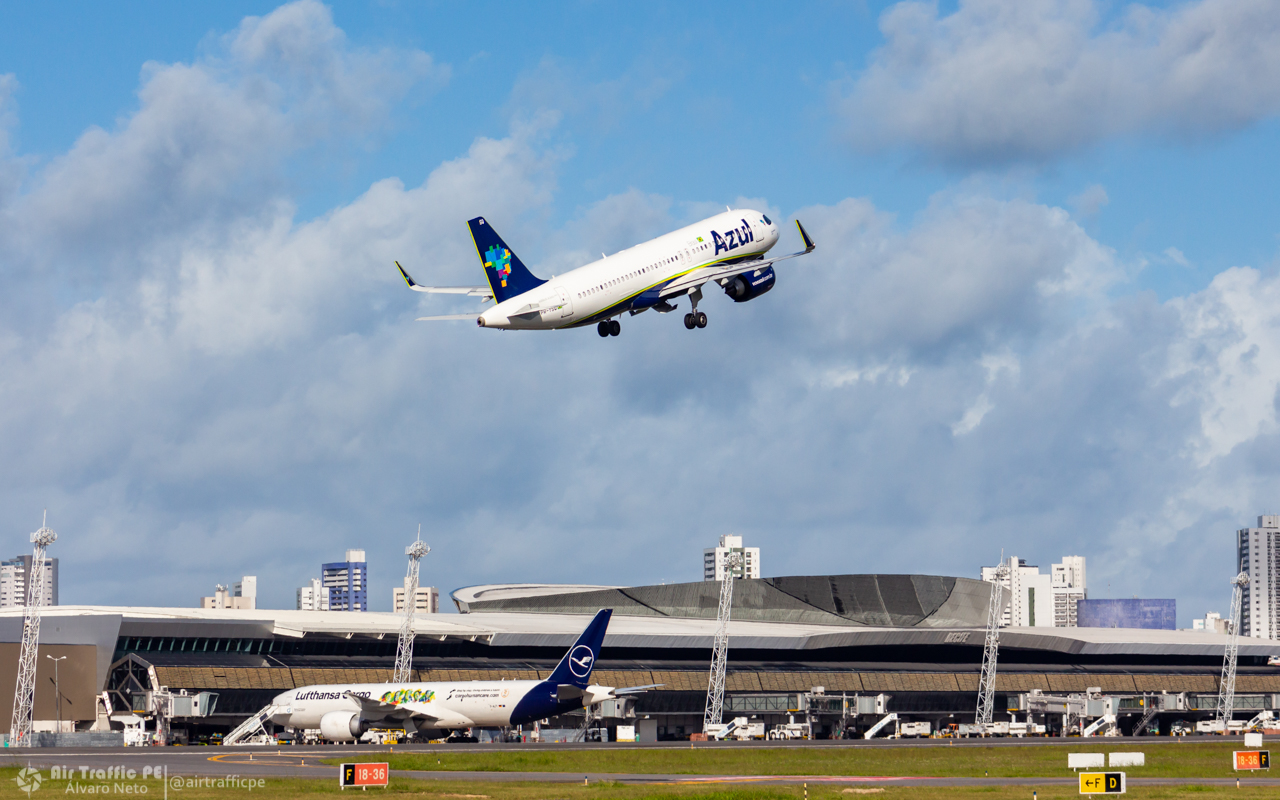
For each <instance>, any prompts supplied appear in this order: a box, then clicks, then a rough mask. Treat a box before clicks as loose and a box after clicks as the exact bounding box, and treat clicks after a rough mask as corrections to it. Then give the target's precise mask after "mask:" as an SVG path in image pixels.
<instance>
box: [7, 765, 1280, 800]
mask: <svg viewBox="0 0 1280 800" xmlns="http://www.w3.org/2000/svg"><path fill="white" fill-rule="evenodd" d="M17 773H18V770H17V768H3V769H0V798H23V799H24V800H30V799H31V798H37V799H38V798H41V797H47V798H53V797H55V796H66V795H69V794H75V795H84V794H94V795H110V796H121V795H122V794H126V793H127V794H133V795H135V796H141V797H146V798H163V797H164V796H165V795H164V790H163V788H162V787H161V786H160V785H159V784H158V783H157V782H155V781H152V782H150V784H149V785H148V786H147V790H146V791H145V792H142V791H138V790H136V789H135V790H134V791H132V792H128V791H125V792H122V791H119V790H117V789H116V788H115V787H114V786H113V785H112V784H113V782H111V781H85V782H79V781H77V784H78V785H77V786H76V787H75V788H72V789H71V790H70V791H68V784H67V782H66V781H47V780H46V781H45V782H44V783H42V784H41V786H40V788H39V789H35V790H34V791H33V792H32V793H31V794H30V795H28V794H27V792H25V791H21V790H19V789H18V787H17V785H16V781H15V778H16V777H17ZM46 774H47V772H46ZM138 788H139V789H140V788H141V784H139V785H138ZM1032 792H1035V793H1036V797H1037V800H1039V798H1045V799H1046V800H1065V798H1069V797H1071V798H1078V797H1080V795H1079V794H1078V793H1077V791H1076V789H1075V787H1073V786H1017V787H981V788H956V787H943V786H940V787H930V788H916V787H902V786H899V787H888V788H884V789H883V790H881V789H879V788H878V787H876V788H871V787H847V786H844V787H842V786H833V785H819V784H810V785H809V787H808V797H809V798H811V799H812V800H856V799H857V798H862V797H866V798H884V799H885V800H946V799H947V798H958V799H959V800H966V799H971V800H1015V798H1017V800H1028V799H1029V798H1031V797H1032ZM1277 793H1278V792H1277V789H1276V788H1274V787H1249V786H1247V785H1246V786H1244V787H1242V788H1240V789H1236V788H1235V787H1234V786H1229V787H1227V786H1221V787H1219V786H1212V787H1210V786H1171V787H1165V786H1153V787H1134V786H1131V787H1129V792H1128V796H1129V797H1136V798H1143V799H1144V800H1146V798H1151V800H1157V799H1159V800H1166V799H1167V800H1179V799H1180V798H1195V799H1196V800H1200V798H1204V799H1205V800H1209V799H1210V798H1217V797H1222V798H1226V797H1231V798H1237V800H1258V798H1274V797H1276V796H1277ZM339 794H342V795H343V796H346V797H350V796H351V795H348V794H345V793H342V792H341V791H340V790H339V788H338V785H337V771H336V769H335V771H334V777H332V778H329V779H308V780H301V779H291V778H267V779H266V785H265V786H263V787H261V788H255V789H253V790H248V789H226V788H221V789H219V788H209V789H200V788H197V789H186V790H181V791H170V792H169V795H168V796H169V798H170V799H171V800H179V798H185V799H186V800H228V799H229V798H244V800H250V798H254V797H257V798H271V800H277V799H278V800H291V799H292V798H311V797H316V796H318V795H334V796H336V795H339ZM359 796H360V797H361V798H370V799H371V800H376V798H403V797H418V798H424V800H432V799H433V798H440V800H557V799H558V800H640V799H641V798H644V799H645V800H648V799H650V798H652V799H653V800H803V799H804V797H805V789H804V787H801V786H752V785H749V784H748V785H736V786H723V785H721V786H687V785H681V786H654V785H639V786H637V785H622V784H618V783H610V782H603V783H596V784H592V785H590V786H582V785H581V784H546V783H492V782H482V781H413V780H403V779H399V778H395V777H393V778H392V780H391V786H390V787H389V788H387V789H372V790H370V791H369V792H362V793H360V795H359Z"/></svg>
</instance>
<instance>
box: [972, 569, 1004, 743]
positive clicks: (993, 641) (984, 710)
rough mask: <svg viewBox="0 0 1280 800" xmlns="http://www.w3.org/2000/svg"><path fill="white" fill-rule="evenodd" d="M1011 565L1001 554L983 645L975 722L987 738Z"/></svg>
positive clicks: (993, 582) (993, 585)
mask: <svg viewBox="0 0 1280 800" xmlns="http://www.w3.org/2000/svg"><path fill="white" fill-rule="evenodd" d="M1009 572H1010V569H1009V565H1008V564H1005V562H1004V553H1001V554H1000V564H999V565H998V566H997V567H996V571H995V574H994V575H993V576H992V581H991V605H990V607H989V608H988V609H987V638H986V640H985V641H984V642H983V645H982V679H981V680H980V681H979V682H978V710H977V713H976V714H975V720H974V721H975V722H977V723H978V726H979V730H981V731H982V734H983V735H984V736H985V735H986V733H987V726H988V725H990V724H991V713H992V711H994V710H995V696H996V658H997V656H998V654H999V651H1000V618H1001V617H1003V616H1004V604H1003V603H1002V602H1001V597H1000V595H1001V591H1000V590H1001V589H1002V588H1003V587H1002V586H1001V584H1002V583H1003V581H1004V580H1005V579H1007V578H1008V577H1009Z"/></svg>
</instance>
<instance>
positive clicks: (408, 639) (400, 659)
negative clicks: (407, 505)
mask: <svg viewBox="0 0 1280 800" xmlns="http://www.w3.org/2000/svg"><path fill="white" fill-rule="evenodd" d="M430 552H431V548H430V547H427V545H426V544H425V543H423V541H422V526H421V525H419V526H418V539H417V541H415V542H414V543H413V544H411V545H409V546H408V547H406V548H405V549H404V554H405V555H406V556H408V557H409V572H408V573H407V574H406V575H405V577H404V622H402V623H400V642H399V643H398V644H397V645H396V670H395V674H394V675H392V676H391V681H392V683H408V682H409V674H410V672H411V671H412V670H413V613H414V611H416V610H417V606H418V566H419V563H420V562H421V561H422V557H423V556H425V555H426V554H427V553H430Z"/></svg>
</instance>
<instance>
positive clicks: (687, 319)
mask: <svg viewBox="0 0 1280 800" xmlns="http://www.w3.org/2000/svg"><path fill="white" fill-rule="evenodd" d="M684 326H685V327H686V328H688V329H689V330H693V329H694V328H696V327H698V315H697V314H685V315H684Z"/></svg>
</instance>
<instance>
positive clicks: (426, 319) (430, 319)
mask: <svg viewBox="0 0 1280 800" xmlns="http://www.w3.org/2000/svg"><path fill="white" fill-rule="evenodd" d="M479 316H480V315H479V314H441V315H439V316H435V317H418V318H417V320H415V322H439V321H440V320H442V319H477V318H479Z"/></svg>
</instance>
